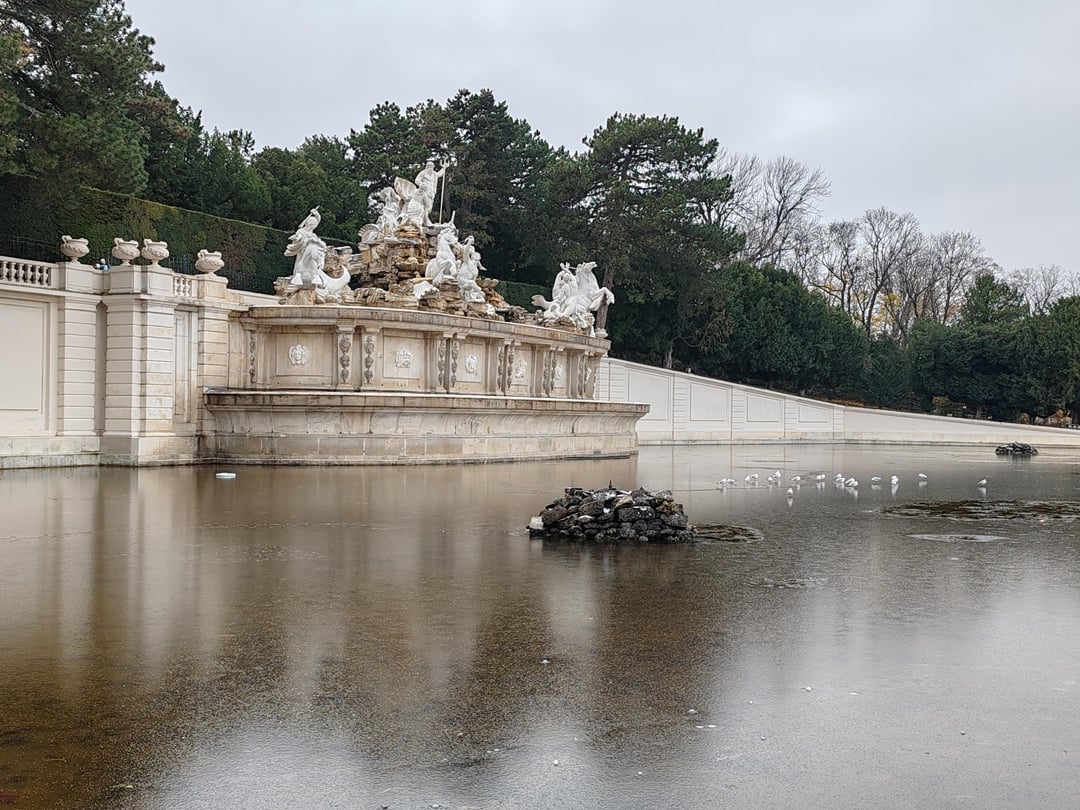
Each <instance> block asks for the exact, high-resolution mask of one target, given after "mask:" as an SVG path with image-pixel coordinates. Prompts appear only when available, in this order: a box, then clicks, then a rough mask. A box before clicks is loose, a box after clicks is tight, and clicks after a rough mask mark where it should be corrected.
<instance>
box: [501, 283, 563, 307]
mask: <svg viewBox="0 0 1080 810" xmlns="http://www.w3.org/2000/svg"><path fill="white" fill-rule="evenodd" d="M495 289H496V290H497V291H498V293H499V295H501V296H502V297H503V298H505V299H506V303H508V304H513V305H514V306H518V307H522V308H524V309H527V310H529V312H532V311H533V310H534V309H536V307H534V306H533V305H532V297H533V296H534V295H542V296H544V297H545V298H550V297H551V288H550V287H541V286H540V285H539V284H522V283H521V282H520V281H503V280H501V279H500V281H499V284H498V286H496V287H495Z"/></svg>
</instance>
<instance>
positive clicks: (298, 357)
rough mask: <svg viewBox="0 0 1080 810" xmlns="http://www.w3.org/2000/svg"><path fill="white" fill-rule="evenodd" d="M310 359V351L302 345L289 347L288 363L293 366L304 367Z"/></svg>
mask: <svg viewBox="0 0 1080 810" xmlns="http://www.w3.org/2000/svg"><path fill="white" fill-rule="evenodd" d="M310 359H311V350H310V349H308V347H307V346H305V345H304V344H303V343H294V344H293V345H292V346H290V347H289V362H290V363H292V364H293V365H294V366H306V365H307V362H308V360H310Z"/></svg>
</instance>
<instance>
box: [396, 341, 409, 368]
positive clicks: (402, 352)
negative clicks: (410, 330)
mask: <svg viewBox="0 0 1080 810" xmlns="http://www.w3.org/2000/svg"><path fill="white" fill-rule="evenodd" d="M412 359H413V358H412V352H410V351H409V350H408V349H406V348H405V347H404V346H402V347H401V348H399V349H398V350H397V351H396V352H394V365H395V366H397V367H398V368H411V367H412Z"/></svg>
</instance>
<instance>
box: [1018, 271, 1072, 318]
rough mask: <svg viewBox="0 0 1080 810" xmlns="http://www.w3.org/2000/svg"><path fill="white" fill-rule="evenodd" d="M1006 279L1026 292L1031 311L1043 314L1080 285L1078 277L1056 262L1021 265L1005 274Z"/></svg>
mask: <svg viewBox="0 0 1080 810" xmlns="http://www.w3.org/2000/svg"><path fill="white" fill-rule="evenodd" d="M1005 280H1006V281H1008V282H1009V283H1010V284H1011V285H1012V286H1014V287H1016V289H1018V290H1020V292H1022V293H1023V294H1024V298H1025V299H1026V300H1027V302H1028V305H1029V306H1030V307H1031V311H1032V312H1033V313H1035V314H1037V315H1038V314H1042V313H1044V312H1046V311H1047V310H1049V309H1050V305H1051V304H1053V303H1054V302H1055V301H1057V300H1058V299H1059V298H1064V297H1065V296H1067V295H1072V294H1074V293H1073V290H1074V289H1076V288H1077V286H1080V285H1078V283H1077V281H1076V277H1075V276H1073V275H1072V274H1070V273H1067V272H1066V271H1065V270H1064V268H1062V267H1060V266H1059V265H1056V264H1040V265H1039V266H1038V267H1020V268H1017V269H1016V270H1013V271H1011V272H1009V273H1006V274H1005Z"/></svg>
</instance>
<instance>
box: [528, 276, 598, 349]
mask: <svg viewBox="0 0 1080 810" xmlns="http://www.w3.org/2000/svg"><path fill="white" fill-rule="evenodd" d="M559 268H560V269H559V274H558V275H557V276H555V285H554V287H552V290H551V300H550V301H548V300H547V299H546V298H544V296H542V295H534V296H533V298H532V303H533V306H537V307H540V309H541V311H540V312H539V313H538V315H539V318H540V323H542V324H545V325H553V324H557V323H559V322H565V321H569V322H570V323H571V324H573V325H574V326H576V327H577V328H578V329H582V330H587V331H588V332H589V334H590V335H591V334H593V323H594V321H595V318H594V316H593V313H594V312H596V310H598V309H600V305H601V304H603V303H604V302H607V303H608V304H614V303H615V294H614V293H613V292H612V291H611V290H609V289H608V288H607V287H601V286H600V283H599V282H598V281H597V280H596V276H595V275H593V270H595V269H596V262H582V263H581V264H579V265H577V266H576V267H575V268H574V269H573V271H571V270H570V264H569V263H568V262H563V263H562V264H561V265H559Z"/></svg>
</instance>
